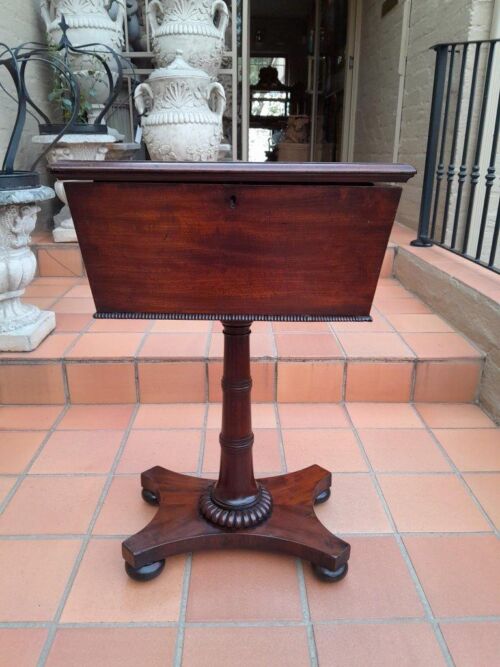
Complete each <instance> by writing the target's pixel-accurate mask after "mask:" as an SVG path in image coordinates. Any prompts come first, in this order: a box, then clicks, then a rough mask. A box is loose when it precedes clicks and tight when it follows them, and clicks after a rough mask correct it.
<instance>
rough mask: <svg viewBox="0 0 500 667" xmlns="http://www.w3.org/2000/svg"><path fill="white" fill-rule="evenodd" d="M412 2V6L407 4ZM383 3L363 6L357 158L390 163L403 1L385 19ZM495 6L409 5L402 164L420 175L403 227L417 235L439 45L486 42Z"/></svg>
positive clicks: (480, 2)
mask: <svg viewBox="0 0 500 667" xmlns="http://www.w3.org/2000/svg"><path fill="white" fill-rule="evenodd" d="M406 1H407V2H409V1H410V0H406ZM381 5H382V3H381V2H378V1H376V0H366V1H365V2H363V15H362V32H361V56H360V76H359V88H358V109H357V113H356V130H355V145H354V159H355V160H369V161H387V160H389V161H392V156H393V150H394V137H395V123H396V112H397V92H398V82H399V78H398V63H399V53H400V47H401V35H402V30H403V8H402V5H403V2H402V0H400V3H399V4H398V6H397V7H395V8H394V9H393V10H392V11H390V12H389V13H388V14H387V15H386V16H385V17H383V18H382V17H381V11H380V10H381ZM492 7H493V0H411V13H410V20H409V36H408V55H407V65H406V75H405V82H404V95H403V108H402V117H401V133H400V137H399V147H398V161H400V162H408V163H410V164H412V165H413V166H415V167H416V168H417V170H418V175H417V176H416V177H415V178H413V179H412V180H411V181H410V182H409V183H408V184H407V186H406V187H405V189H404V192H403V197H402V200H401V204H400V206H399V210H398V220H399V221H400V222H402V223H403V224H406V225H408V226H410V227H413V228H416V227H417V224H418V211H419V207H420V196H421V188H422V177H423V171H424V164H425V150H426V143H427V130H428V124H429V111H430V101H431V95H432V82H433V76H434V62H435V56H434V52H433V51H430V50H429V49H430V47H431V46H432V45H433V44H436V43H438V42H447V41H459V40H466V39H480V38H485V37H487V36H488V34H489V27H490V20H491V14H492Z"/></svg>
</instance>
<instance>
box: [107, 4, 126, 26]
mask: <svg viewBox="0 0 500 667" xmlns="http://www.w3.org/2000/svg"><path fill="white" fill-rule="evenodd" d="M113 4H115V5H116V15H115V18H113V17H112V16H111V15H110V18H111V20H112V21H114V22H115V23H116V24H117V25H121V24H122V23H123V20H124V18H125V14H126V12H127V9H126V7H125V0H110V1H109V2H108V3H107V4H106V3H105V5H104V7H105V9H106V10H107V11H108V14H109V10H110V8H111V5H113ZM114 13H115V12H113V14H114Z"/></svg>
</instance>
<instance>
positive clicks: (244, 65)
mask: <svg viewBox="0 0 500 667" xmlns="http://www.w3.org/2000/svg"><path fill="white" fill-rule="evenodd" d="M362 1H363V0H348V6H347V7H348V11H347V44H346V61H347V63H346V64H347V66H346V75H345V83H344V113H343V119H342V143H341V149H340V155H341V161H342V162H352V161H353V155H354V134H355V126H356V107H357V97H358V79H359V54H360V40H361V15H362ZM250 2H251V0H242V5H241V8H242V17H241V27H242V31H241V32H242V35H241V159H242V160H243V161H244V162H247V161H248V131H249V127H250V109H249V103H250V76H249V75H250V34H251V33H250V28H251V25H250ZM235 5H236V3H234V4H233V6H235ZM318 13H319V12H318ZM315 32H317V31H315ZM316 41H317V40H316ZM313 122H314V121H313ZM311 136H312V137H313V136H314V135H313V133H312V132H311ZM312 143H313V142H311V152H312V150H313V148H314V146H313V145H312Z"/></svg>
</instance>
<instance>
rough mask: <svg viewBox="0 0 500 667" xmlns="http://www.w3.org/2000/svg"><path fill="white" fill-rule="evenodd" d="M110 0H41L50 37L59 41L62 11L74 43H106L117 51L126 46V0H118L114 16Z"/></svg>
mask: <svg viewBox="0 0 500 667" xmlns="http://www.w3.org/2000/svg"><path fill="white" fill-rule="evenodd" d="M110 4H111V3H110V0H41V2H40V9H41V12H42V18H43V21H44V23H45V28H46V30H47V34H48V36H49V39H50V41H51V42H52V43H54V44H59V41H60V39H61V36H62V30H61V27H60V26H59V23H60V22H61V18H62V15H63V14H64V18H65V20H66V23H67V24H68V31H67V35H68V38H69V40H70V42H71V44H72V45H73V46H83V45H84V44H105V45H107V46H110V47H111V48H112V49H114V50H115V51H121V50H122V48H123V19H124V17H125V1H124V0H115V5H116V10H115V12H114V18H111V16H110V15H109V13H108V7H109V5H110Z"/></svg>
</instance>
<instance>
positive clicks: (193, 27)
mask: <svg viewBox="0 0 500 667" xmlns="http://www.w3.org/2000/svg"><path fill="white" fill-rule="evenodd" d="M228 19H229V12H228V9H227V5H226V3H225V2H223V0H215V2H214V1H213V0H152V2H150V3H149V6H148V20H149V25H150V28H151V43H152V47H153V52H154V54H155V64H156V66H157V67H166V66H167V65H169V64H170V63H171V62H172V61H173V60H174V58H175V55H176V51H177V50H178V49H180V50H181V51H182V52H183V53H184V59H185V60H186V61H187V62H188V63H189V64H190V65H191V66H192V67H196V68H197V69H202V70H204V71H205V72H207V74H208V75H209V76H210V77H211V78H212V79H214V78H215V77H216V76H217V74H218V71H219V69H220V65H221V60H222V55H223V52H224V39H225V32H226V27H227V23H228Z"/></svg>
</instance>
